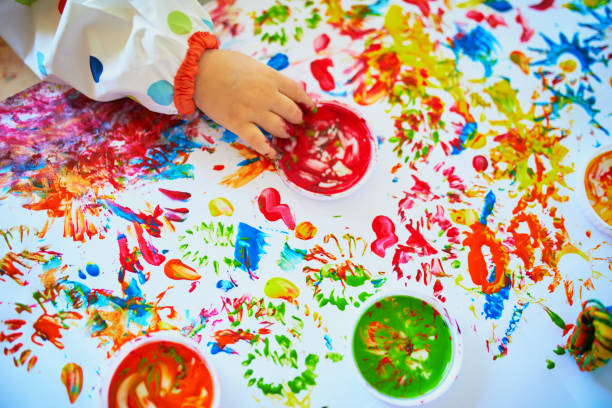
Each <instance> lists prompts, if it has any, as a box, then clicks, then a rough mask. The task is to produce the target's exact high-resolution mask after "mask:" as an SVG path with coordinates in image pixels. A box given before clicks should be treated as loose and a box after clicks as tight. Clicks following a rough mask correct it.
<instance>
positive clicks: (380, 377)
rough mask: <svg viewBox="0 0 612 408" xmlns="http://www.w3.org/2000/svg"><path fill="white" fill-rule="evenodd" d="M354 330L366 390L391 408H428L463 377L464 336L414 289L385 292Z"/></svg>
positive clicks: (366, 307)
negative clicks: (460, 372)
mask: <svg viewBox="0 0 612 408" xmlns="http://www.w3.org/2000/svg"><path fill="white" fill-rule="evenodd" d="M351 327H352V328H353V332H352V334H351V336H350V337H349V339H350V345H349V346H350V348H351V353H350V355H351V357H352V359H351V360H352V365H353V368H354V369H355V370H356V372H357V375H358V377H359V378H360V380H361V383H362V384H363V385H364V386H365V387H366V389H367V390H368V391H370V393H372V394H373V395H374V396H375V397H376V398H378V399H379V400H381V401H383V402H385V403H386V404H389V405H393V406H400V407H412V406H418V405H423V404H426V403H428V402H431V401H433V400H435V399H437V398H439V397H440V396H441V395H443V394H444V393H445V392H446V391H447V390H448V389H449V388H450V387H451V385H452V384H453V383H454V382H455V380H456V379H457V377H458V374H459V371H460V369H461V363H462V361H463V341H462V336H461V331H460V330H459V325H458V324H457V322H456V320H454V319H453V318H451V316H450V315H449V313H448V311H447V309H446V308H445V307H444V305H443V304H442V303H441V302H440V301H439V300H438V299H435V298H433V297H432V296H429V295H427V294H425V293H421V292H419V291H416V290H410V289H401V290H389V291H384V292H381V293H379V294H377V295H374V296H372V297H371V298H370V299H368V301H367V302H365V303H364V304H363V305H362V307H361V308H360V311H359V314H358V316H357V318H356V320H355V323H354V324H353V325H352V326H351Z"/></svg>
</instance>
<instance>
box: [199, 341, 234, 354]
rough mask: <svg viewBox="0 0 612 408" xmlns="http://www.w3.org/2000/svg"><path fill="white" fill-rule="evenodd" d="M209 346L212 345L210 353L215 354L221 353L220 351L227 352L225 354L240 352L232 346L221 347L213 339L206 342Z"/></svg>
mask: <svg viewBox="0 0 612 408" xmlns="http://www.w3.org/2000/svg"><path fill="white" fill-rule="evenodd" d="M206 345H207V346H208V347H210V354H212V355H215V354H219V353H225V354H230V355H232V354H238V352H237V351H236V350H234V349H233V348H231V347H225V348H221V347H219V345H218V344H217V343H215V342H213V341H209V342H208V343H207V344H206Z"/></svg>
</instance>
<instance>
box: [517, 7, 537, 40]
mask: <svg viewBox="0 0 612 408" xmlns="http://www.w3.org/2000/svg"><path fill="white" fill-rule="evenodd" d="M515 21H516V22H517V23H518V24H519V25H520V26H521V28H522V29H523V31H522V32H521V42H522V43H526V42H528V41H529V40H531V37H533V35H534V34H535V30H534V29H533V28H531V27H529V26H528V25H527V21H526V20H525V18H524V17H523V15H522V14H521V12H520V10H517V14H516V19H515Z"/></svg>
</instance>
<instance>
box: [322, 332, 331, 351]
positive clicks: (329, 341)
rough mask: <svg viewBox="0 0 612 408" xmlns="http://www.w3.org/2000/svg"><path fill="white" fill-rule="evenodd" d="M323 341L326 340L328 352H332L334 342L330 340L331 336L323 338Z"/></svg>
mask: <svg viewBox="0 0 612 408" xmlns="http://www.w3.org/2000/svg"><path fill="white" fill-rule="evenodd" d="M323 339H325V347H327V349H328V350H332V340H331V339H330V338H329V336H328V335H327V334H326V335H325V336H323Z"/></svg>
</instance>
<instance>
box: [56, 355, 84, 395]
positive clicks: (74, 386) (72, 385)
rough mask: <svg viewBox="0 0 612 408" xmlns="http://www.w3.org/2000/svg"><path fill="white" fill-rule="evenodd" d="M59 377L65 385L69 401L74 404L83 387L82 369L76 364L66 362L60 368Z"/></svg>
mask: <svg viewBox="0 0 612 408" xmlns="http://www.w3.org/2000/svg"><path fill="white" fill-rule="evenodd" d="M60 378H61V380H62V383H63V384H64V387H66V391H67V392H68V399H69V400H70V403H71V404H74V402H75V401H76V400H77V398H78V397H79V395H80V394H81V390H82V389H83V369H82V368H81V366H80V365H78V364H75V363H68V364H66V365H65V366H64V368H62V372H61V374H60Z"/></svg>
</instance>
